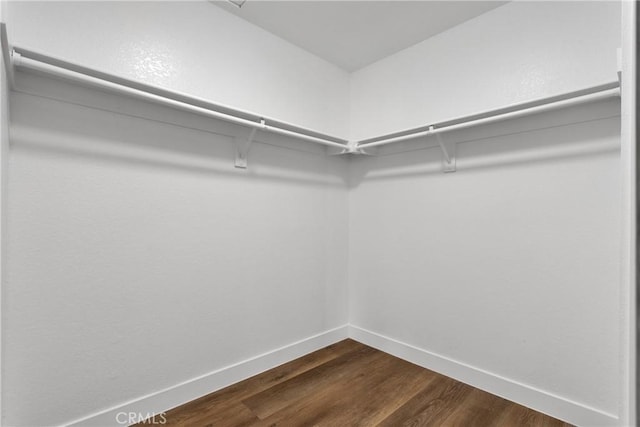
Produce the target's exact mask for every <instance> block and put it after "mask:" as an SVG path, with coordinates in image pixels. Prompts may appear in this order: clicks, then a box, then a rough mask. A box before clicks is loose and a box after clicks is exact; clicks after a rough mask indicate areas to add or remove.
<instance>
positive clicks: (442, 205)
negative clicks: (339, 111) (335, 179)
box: [349, 2, 624, 420]
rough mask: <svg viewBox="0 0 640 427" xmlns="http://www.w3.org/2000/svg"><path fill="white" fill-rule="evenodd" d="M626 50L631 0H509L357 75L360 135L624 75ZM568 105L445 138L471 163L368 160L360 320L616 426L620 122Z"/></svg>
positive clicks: (355, 283) (388, 155)
mask: <svg viewBox="0 0 640 427" xmlns="http://www.w3.org/2000/svg"><path fill="white" fill-rule="evenodd" d="M619 45H620V4H619V3H616V2H607V3H604V2H513V3H510V4H508V5H506V6H503V7H500V8H497V9H495V10H493V11H491V12H488V13H486V14H484V15H481V16H479V17H477V18H475V19H473V20H471V21H468V22H466V23H465V24H463V25H460V26H458V27H455V28H452V29H451V30H449V31H446V32H444V33H441V34H440V35H437V36H435V37H433V38H431V39H429V40H426V41H424V42H422V43H420V44H418V45H416V46H414V47H411V48H409V49H407V50H405V51H402V52H400V53H398V54H396V55H393V56H391V57H389V58H385V59H383V60H382V61H379V62H378V63H375V64H373V65H371V66H369V67H367V68H365V69H363V70H360V71H357V72H356V73H354V74H353V75H352V110H351V120H352V122H351V124H352V136H353V137H354V138H356V139H359V138H365V137H371V136H376V135H379V134H381V133H386V132H393V131H399V130H402V129H406V128H411V127H416V126H421V125H424V124H427V123H429V122H436V121H439V120H443V119H447V118H453V117H456V116H462V115H465V114H469V113H473V112H477V111H482V110H484V109H488V108H495V107H499V106H503V105H505V104H509V103H513V102H518V101H525V100H528V99H532V98H537V97H542V96H546V95H549V94H553V93H558V92H563V91H569V90H574V89H579V88H581V87H585V86H589V85H594V84H599V83H604V82H607V81H612V80H615V79H616V48H617V47H618V46H619ZM615 110H616V108H612V110H611V111H612V112H611V113H609V115H613V114H617V113H613V111H615ZM578 111H582V112H580V113H579V112H578ZM563 114H568V113H554V114H550V115H549V116H548V117H547V118H546V119H544V120H543V119H539V120H538V124H537V125H532V122H531V120H530V119H526V120H520V121H518V122H511V123H510V124H500V125H496V126H495V127H494V128H492V129H493V130H491V129H489V130H482V129H480V128H474V129H472V130H469V131H466V132H462V133H461V132H458V133H454V134H445V135H444V139H445V140H458V141H472V142H473V143H469V144H460V145H458V172H456V173H454V174H442V172H441V167H442V166H441V154H440V153H439V151H438V150H437V149H428V150H421V149H420V148H424V147H425V143H424V142H423V143H422V145H421V144H420V143H417V142H415V143H410V144H406V145H405V146H404V149H406V150H409V149H412V150H417V151H410V152H405V153H402V152H401V151H402V149H401V148H394V150H396V151H394V150H392V149H387V150H386V151H385V150H382V152H381V153H380V156H378V157H375V158H368V157H367V158H362V159H356V160H355V161H354V162H353V163H352V164H351V173H352V178H351V181H352V189H351V191H350V207H349V215H350V225H349V227H350V248H349V253H350V257H349V260H350V285H351V293H350V298H349V300H350V323H351V324H353V325H354V326H357V327H360V328H364V329H366V330H369V331H372V332H374V333H378V334H382V335H384V336H387V337H390V338H392V339H395V340H399V341H401V342H405V343H407V344H410V345H413V346H415V347H417V348H420V349H422V350H424V351H426V352H431V353H434V354H437V355H439V356H442V357H443V358H446V359H449V360H454V361H457V362H460V363H462V364H465V365H467V366H470V367H472V368H476V369H479V370H482V371H486V372H490V373H492V374H495V375H497V376H499V377H502V378H506V379H507V380H508V381H511V382H513V383H517V384H520V385H523V386H524V387H530V388H531V387H532V388H534V389H537V390H539V391H541V392H542V393H545V394H547V395H555V396H558V397H559V398H560V399H563V400H565V401H567V402H569V401H570V402H576V403H578V405H582V406H583V407H585V408H590V409H592V410H594V411H595V412H600V413H602V414H608V416H609V419H610V420H613V419H615V418H616V417H617V416H619V415H620V405H621V395H620V393H621V386H620V384H621V383H622V380H621V374H620V369H621V367H620V357H621V355H620V348H621V344H620V336H621V329H620V324H621V323H620V322H621V319H624V313H623V306H622V305H621V303H620V268H621V266H620V257H621V255H620V247H621V239H620V232H619V230H620V224H621V213H620V200H621V199H620V197H621V194H620V183H621V177H620V163H619V156H620V154H619V143H620V130H619V129H620V121H619V118H618V117H614V118H610V119H605V120H598V121H589V120H593V119H594V118H595V116H593V115H589V114H588V112H586V111H585V110H581V109H578V110H574V111H573V114H575V117H573V118H572V119H571V120H569V119H567V120H568V122H571V121H574V122H581V121H587V122H586V123H584V124H573V125H567V124H562V123H559V122H558V121H557V120H558V117H562V116H563ZM606 116H607V114H604V116H603V117H606ZM516 123H517V124H516ZM505 126H507V127H505ZM536 127H541V129H540V130H537V131H531V132H524V133H523V132H522V131H523V130H524V129H525V128H530V129H535V128H536ZM545 128H548V129H545ZM505 129H508V130H505ZM499 133H505V134H511V135H505V136H499V137H498V136H491V135H492V134H499ZM431 145H433V141H432V144H431ZM517 397H518V396H516V395H513V396H511V398H513V399H517ZM561 415H562V414H561ZM564 415H565V416H571V414H564Z"/></svg>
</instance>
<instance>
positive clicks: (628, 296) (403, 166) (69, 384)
mask: <svg viewBox="0 0 640 427" xmlns="http://www.w3.org/2000/svg"><path fill="white" fill-rule="evenodd" d="M270 3H271V5H270ZM394 3H395V5H394ZM445 3H447V2H385V1H382V2H375V1H372V2H269V1H267V2H258V1H251V0H249V1H247V2H244V3H243V4H242V7H241V8H235V6H234V5H230V4H228V2H224V1H192V2H173V1H167V2H155V1H152V2H137V1H134V2H109V1H105V2H72V1H50V2H47V1H45V2H38V1H35V2H19V1H5V2H3V3H2V4H1V8H0V20H1V21H2V22H3V24H2V27H1V41H2V58H3V68H2V104H1V105H0V110H1V111H2V122H1V126H0V127H1V129H0V130H1V131H2V132H1V140H2V151H1V152H0V157H1V162H2V175H1V177H0V179H1V183H0V184H1V185H0V188H1V190H2V222H1V229H0V232H1V235H0V238H1V245H0V247H1V267H2V294H1V296H2V301H1V302H2V304H1V306H0V307H1V319H2V323H1V328H2V348H1V365H2V386H1V407H0V412H1V415H2V424H3V425H8V426H9V425H11V426H32V425H119V424H118V422H117V414H119V413H122V412H125V413H149V414H151V413H161V412H163V411H166V410H168V409H171V408H174V407H176V406H179V405H181V404H184V403H186V402H188V401H191V400H194V399H197V398H198V397H201V396H203V395H206V394H208V393H210V392H212V391H215V390H219V389H221V388H223V387H226V386H228V385H230V384H234V383H236V382H238V381H241V380H244V379H246V378H248V377H251V376H252V375H256V374H259V373H261V372H264V371H266V370H268V369H271V368H274V367H276V366H279V365H282V364H283V363H286V362H289V361H291V360H293V359H295V358H297V357H300V356H303V355H305V354H308V353H310V352H312V351H315V350H318V349H321V348H323V347H326V346H328V345H330V344H334V343H336V342H339V341H341V340H344V339H345V338H351V339H353V340H355V341H357V342H360V343H362V344H366V345H368V346H371V347H374V348H375V349H378V350H381V351H384V352H386V353H389V354H391V355H394V356H397V357H400V358H401V359H404V360H406V361H409V362H412V363H414V364H416V365H419V366H422V367H426V368H428V369H430V370H433V371H435V372H437V373H439V374H442V375H446V376H448V377H451V378H454V379H456V380H458V381H461V382H464V383H466V384H469V385H471V386H473V387H477V388H479V389H481V390H485V391H487V392H490V393H492V394H495V395H498V396H501V397H503V398H505V399H508V400H511V401H513V402H516V403H519V404H521V405H524V406H527V407H529V408H533V409H535V410H536V411H540V412H543V413H545V414H548V415H550V416H552V417H555V418H558V419H560V420H563V421H566V422H568V423H571V424H575V425H594V426H595V425H598V426H601V425H610V426H626V425H634V424H635V407H636V405H635V399H636V394H635V388H636V377H635V364H636V356H635V353H636V352H635V345H636V340H635V335H636V324H635V319H636V311H635V301H636V293H635V259H636V252H635V233H636V228H635V227H636V225H635V224H636V210H635V200H636V196H635V191H636V187H635V156H636V152H635V91H636V86H635V85H636V83H635V14H636V10H635V4H634V3H633V2H630V1H608V2H592V1H567V2H565V1H558V2H537V1H512V2H495V4H494V3H492V2H449V3H450V4H449V5H446V4H445ZM475 3H477V4H475ZM358 4H359V5H358ZM473 4H475V5H473ZM252 7H255V8H257V9H256V10H258V12H252V10H251V8H252ZM269 7H271V8H273V9H272V10H273V11H275V12H273V13H280V12H281V11H282V10H285V9H286V8H290V9H291V10H292V12H291V13H292V15H291V19H292V20H294V21H295V20H296V19H298V18H299V19H300V22H297V23H295V24H296V25H293V24H291V25H290V27H286V29H288V30H291V28H294V29H295V28H298V31H301V32H302V33H304V25H303V23H304V19H310V18H309V17H308V16H307V17H306V18H305V16H306V15H305V14H304V13H302V11H306V12H305V13H307V14H309V15H312V16H313V13H317V14H316V15H314V16H316V17H317V19H318V20H321V19H322V18H326V16H332V17H334V19H335V22H337V23H339V22H341V20H343V19H346V18H344V17H342V18H341V17H339V16H338V15H335V16H334V15H331V13H336V14H337V13H339V12H340V11H341V10H343V11H344V13H345V16H347V14H349V13H351V14H355V13H354V11H362V12H363V13H364V11H365V9H364V8H366V7H368V9H366V13H367V14H374V13H377V14H378V15H381V14H382V11H384V10H392V9H384V8H394V7H395V8H398V10H399V11H402V10H405V12H406V11H407V10H418V9H410V8H412V7H413V8H428V7H430V8H432V9H429V10H432V11H433V13H434V16H435V15H436V12H438V13H442V14H445V12H446V11H447V10H449V9H447V8H451V9H450V11H449V12H447V13H451V16H455V14H456V13H458V14H462V13H463V12H464V11H466V12H465V13H469V14H470V16H466V15H465V19H464V20H461V21H460V22H457V23H455V24H451V25H450V26H449V27H447V28H444V29H442V30H440V31H439V32H437V33H435V34H432V35H430V36H429V37H426V38H425V39H422V40H419V41H418V42H416V43H412V44H410V45H407V46H405V47H403V48H402V49H397V50H396V51H393V52H390V53H389V54H385V55H384V56H383V57H380V58H378V59H377V60H375V61H372V62H370V63H367V64H359V65H353V67H356V68H354V69H350V68H349V67H350V66H345V65H343V64H340V65H336V63H332V62H330V60H327V59H326V57H323V56H322V55H320V54H318V53H317V52H313V50H311V51H309V50H305V49H304V48H303V47H300V46H298V45H297V44H296V42H291V41H290V40H288V39H287V37H285V36H283V35H282V34H278V33H277V32H276V33H275V34H274V33H272V32H270V31H268V28H267V29H265V28H266V27H265V26H266V24H264V23H259V24H256V23H255V22H251V20H252V19H254V20H256V19H258V18H256V16H259V15H260V13H261V11H267V10H269V9H268V8H269ZM358 7H360V8H362V9H358ZM260 8H263V9H260ZM341 8H343V9H341ZM403 8H407V9H403ZM453 8H458V9H453ZM470 8H476V9H477V11H476V12H473V13H472V12H470V10H471V9H470ZM480 8H484V9H482V10H480ZM476 9H474V10H476ZM425 11H426V9H425ZM259 12H260V13H259ZM312 12H313V13H312ZM454 12H455V13H454ZM296 13H297V14H296ZM323 13H324V14H329V15H323ZM398 13H400V12H398ZM252 14H253V15H252ZM264 16H267V17H268V16H271V18H270V19H272V20H273V21H274V22H281V21H278V19H276V18H273V15H264ZM264 16H263V17H262V18H260V19H263V18H264ZM365 16H369V15H365ZM444 16H445V15H442V17H441V18H437V16H436V17H435V18H434V17H429V16H428V15H426V12H425V19H427V18H429V19H430V20H431V21H433V22H435V20H437V19H440V20H444ZM264 19H267V18H264ZM279 19H281V20H282V18H279ZM398 19H400V18H398ZM407 19H409V18H407ZM260 22H262V21H260ZM265 22H266V21H265ZM389 22H390V25H391V23H392V22H394V21H393V20H390V21H389ZM452 22H453V21H452ZM323 23H324V25H325V26H326V27H327V28H329V29H330V28H333V27H331V25H333V23H334V21H333V20H329V21H327V22H324V21H323ZM280 25H283V24H280ZM396 25H398V24H397V23H396ZM432 25H435V24H432ZM366 27H367V25H366V21H364V23H359V24H354V28H355V29H357V30H359V31H365V30H366ZM283 28H284V27H283ZM335 28H338V24H335ZM335 28H334V30H335ZM369 30H371V29H369ZM291 31H293V30H291ZM313 31H315V30H314V29H313V28H308V29H307V32H308V33H313ZM325 31H328V30H325ZM335 31H337V30H335ZM385 31H389V30H388V29H387V30H385V28H379V29H378V33H383V34H384V33H385ZM391 33H392V32H391V31H389V34H388V35H387V36H386V37H388V38H392V37H393V36H392V34H391ZM354 34H355V30H354ZM291 37H294V38H295V36H291ZM300 37H302V36H300ZM324 37H327V38H329V37H330V36H329V35H325V36H324ZM354 37H355V36H354ZM301 40H302V39H301ZM326 43H327V42H326V41H325V44H326ZM344 43H345V45H347V46H348V45H349V43H348V40H346V39H345V41H344ZM334 47H335V49H336V50H340V49H339V47H337V46H334ZM312 52H313V53H312ZM354 55H355V54H354ZM357 58H359V57H358V56H357V55H355V56H354V61H355V60H356V59H357Z"/></svg>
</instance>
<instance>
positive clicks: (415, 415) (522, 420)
mask: <svg viewBox="0 0 640 427" xmlns="http://www.w3.org/2000/svg"><path fill="white" fill-rule="evenodd" d="M166 419H167V425H174V426H184V427H187V426H188V427H196V426H199V427H245V426H246V427H296V426H300V427H303V426H304V427H307V426H318V427H321V426H324V427H343V426H361V427H369V426H371V427H374V426H379V427H396V426H407V427H408V426H411V427H418V426H446V427H457V426H460V427H462V426H464V427H474V426H475V427H489V426H491V427H515V426H523V427H567V426H569V424H566V423H564V422H562V421H559V420H557V419H554V418H551V417H549V416H547V415H544V414H541V413H539V412H535V411H533V410H531V409H528V408H525V407H523V406H520V405H517V404H515V403H513V402H509V401H508V400H505V399H502V398H500V397H497V396H493V395H491V394H489V393H486V392H484V391H481V390H478V389H476V388H473V387H471V386H468V385H466V384H463V383H461V382H458V381H456V380H453V379H451V378H448V377H445V376H443V375H440V374H437V373H435V372H432V371H430V370H428V369H424V368H421V367H419V366H417V365H414V364H412V363H409V362H406V361H404V360H401V359H398V358H396V357H394V356H391V355H389V354H386V353H383V352H381V351H378V350H375V349H373V348H371V347H368V346H366V345H363V344H360V343H358V342H356V341H353V340H344V341H341V342H339V343H336V344H334V345H331V346H329V347H326V348H323V349H321V350H318V351H316V352H314V353H311V354H308V355H306V356H304V357H301V358H299V359H296V360H293V361H291V362H289V363H286V364H284V365H281V366H278V367H276V368H274V369H271V370H269V371H267V372H264V373H262V374H260V375H256V376H254V377H251V378H249V379H247V380H244V381H241V382H239V383H237V384H234V385H231V386H229V387H227V388H224V389H222V390H219V391H217V392H214V393H211V394H209V395H207V396H204V397H202V398H200V399H197V400H194V401H192V402H189V403H187V404H185V405H182V406H180V407H178V408H175V409H172V410H170V411H168V412H167V413H166ZM139 425H141V426H142V425H144V424H143V423H141V424H139Z"/></svg>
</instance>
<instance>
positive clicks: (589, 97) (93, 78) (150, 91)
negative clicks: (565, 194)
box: [0, 23, 620, 172]
mask: <svg viewBox="0 0 640 427" xmlns="http://www.w3.org/2000/svg"><path fill="white" fill-rule="evenodd" d="M0 42H1V44H2V55H3V59H4V63H5V67H6V72H7V76H8V80H9V83H10V85H11V86H12V88H14V89H15V85H14V76H13V74H14V68H28V69H33V70H37V71H40V72H43V73H46V74H52V75H56V76H59V77H63V78H66V79H70V80H72V81H79V82H83V83H85V84H89V85H91V86H98V87H101V88H108V89H110V90H114V91H118V92H120V93H124V94H127V95H131V96H135V97H138V98H142V99H145V100H150V101H152V102H156V103H161V104H163V105H168V106H171V107H174V108H178V109H182V110H186V111H191V112H195V113H198V114H201V115H205V116H207V117H212V118H215V119H219V120H223V121H226V122H230V123H234V124H237V125H240V126H244V127H248V128H250V129H251V132H250V136H249V137H248V138H246V137H245V138H241V137H235V138H234V141H235V143H236V167H239V168H246V167H247V154H248V150H249V148H250V146H251V143H252V141H253V138H254V137H255V134H256V131H265V132H271V133H276V134H280V135H285V136H288V137H292V138H296V139H300V140H304V141H309V142H313V143H317V144H321V145H325V146H327V147H333V148H334V149H338V150H337V151H336V154H347V153H352V154H372V151H371V149H375V148H376V147H379V146H382V145H388V144H392V143H396V142H403V141H407V140H412V139H417V138H421V137H429V136H432V135H433V136H436V139H437V142H438V146H439V147H440V149H441V150H442V154H443V164H444V171H445V172H454V171H455V170H456V168H455V162H456V158H455V148H456V147H455V144H447V143H445V141H444V140H443V138H442V135H441V134H443V133H445V132H450V131H454V130H459V129H465V128H469V127H472V126H479V125H485V124H490V123H494V122H499V121H503V120H508V119H514V118H518V117H522V116H526V115H531V114H537V113H542V112H546V111H552V110H556V109H560V108H566V107H571V106H575V105H580V104H585V103H589V102H595V101H599V100H603V99H607V98H612V97H619V96H620V83H619V80H615V81H611V82H608V83H604V84H600V85H596V86H591V87H588V88H584V89H580V90H576V91H572V92H566V93H561V94H557V95H554V96H549V97H544V98H539V99H536V100H533V101H527V102H522V103H517V104H512V105H509V106H506V107H501V108H496V109H493V110H488V111H483V112H480V113H475V114H471V115H466V116H462V117H457V118H455V119H451V120H446V121H442V122H438V123H432V124H428V125H425V126H421V127H418V128H413V129H407V130H405V131H401V132H394V133H391V134H386V135H381V136H378V137H375V138H368V139H364V140H360V141H347V140H345V139H342V138H337V137H334V136H331V135H327V134H323V133H321V132H317V131H314V130H311V129H307V128H303V127H300V126H296V125H293V124H290V123H286V122H283V121H279V120H274V119H269V118H267V117H264V116H260V115H257V114H254V113H251V112H247V111H243V110H239V109H235V108H231V107H228V106H225V105H222V104H217V103H213V102H210V101H207V100H205V99H202V98H198V97H194V96H191V95H187V94H184V93H180V92H176V91H171V90H167V89H164V88H161V87H158V86H154V85H151V84H147V83H142V82H139V81H135V80H131V79H127V78H125V77H121V76H117V75H114V74H109V73H105V72H103V71H99V70H96V69H92V68H89V67H85V66H82V65H78V64H74V63H71V62H68V61H65V60H62V59H59V58H55V57H52V56H49V55H45V54H42V53H38V52H35V51H32V50H29V49H25V48H22V47H17V46H10V45H9V42H8V38H7V32H6V25H5V24H4V23H0Z"/></svg>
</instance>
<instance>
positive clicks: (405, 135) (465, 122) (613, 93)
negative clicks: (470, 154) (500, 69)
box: [356, 80, 620, 148]
mask: <svg viewBox="0 0 640 427" xmlns="http://www.w3.org/2000/svg"><path fill="white" fill-rule="evenodd" d="M617 96H620V83H619V82H618V81H617V80H616V81H612V82H609V83H605V84H601V85H597V86H591V87H588V88H585V89H581V90H577V91H572V92H566V93H563V94H560V95H554V96H550V97H546V98H540V99H537V100H534V101H527V102H522V103H518V104H512V105H510V106H507V107H501V108H497V109H494V110H488V111H484V112H482V113H478V114H473V115H469V116H463V117H458V118H456V119H453V120H447V121H444V122H440V123H434V124H432V125H428V126H423V127H420V128H417V129H412V130H407V131H404V132H394V133H393V134H389V135H385V136H381V137H376V138H369V139H366V140H362V141H358V142H357V145H356V148H371V147H378V146H380V145H387V144H392V143H394V142H401V141H406V140H410V139H414V138H420V137H423V136H429V135H436V134H439V133H444V132H450V131H454V130H459V129H465V128H468V127H472V126H479V125H485V124H490V123H494V122H498V121H502V120H508V119H514V118H517V117H521V116H526V115H531V114H537V113H542V112H546V111H552V110H555V109H559V108H565V107H570V106H573V105H579V104H585V103H588V102H594V101H599V100H602V99H607V98H612V97H617ZM425 128H426V129H425Z"/></svg>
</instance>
